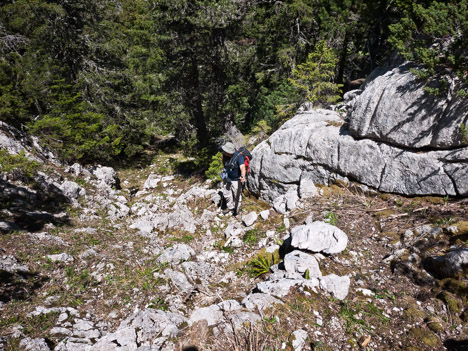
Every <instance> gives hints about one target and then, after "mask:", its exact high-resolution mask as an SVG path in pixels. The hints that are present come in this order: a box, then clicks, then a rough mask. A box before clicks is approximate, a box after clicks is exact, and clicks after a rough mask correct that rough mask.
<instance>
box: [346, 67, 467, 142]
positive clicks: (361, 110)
mask: <svg viewBox="0 0 468 351" xmlns="http://www.w3.org/2000/svg"><path fill="white" fill-rule="evenodd" d="M414 67H415V66H414V64H411V63H406V64H403V65H401V66H399V67H396V68H394V69H392V70H389V71H387V72H386V73H385V74H383V75H381V76H378V77H376V78H375V79H373V80H372V81H370V82H367V83H366V86H365V89H364V91H363V92H362V94H361V95H360V96H358V97H357V98H356V101H355V104H354V109H353V110H352V111H351V118H350V132H351V135H353V136H355V137H357V138H369V139H374V140H378V141H383V142H385V143H388V144H391V145H395V146H400V147H407V148H434V149H451V148H455V147H460V146H462V136H461V135H460V133H459V128H460V124H461V123H466V120H467V114H466V111H467V110H468V100H467V99H463V98H460V97H458V96H457V94H456V93H455V92H454V90H455V89H453V88H454V87H455V86H456V85H457V81H456V79H453V78H451V77H444V78H446V79H447V80H448V82H449V86H450V89H448V90H449V91H448V93H447V95H444V96H442V97H438V96H435V95H432V94H430V93H429V92H427V91H425V90H424V88H425V86H426V83H427V82H425V81H424V82H421V80H420V79H418V77H416V76H415V75H414V74H413V73H411V71H410V69H411V68H414ZM429 85H431V84H429ZM431 87H432V88H435V87H436V86H431Z"/></svg>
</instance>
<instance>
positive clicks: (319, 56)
mask: <svg viewBox="0 0 468 351" xmlns="http://www.w3.org/2000/svg"><path fill="white" fill-rule="evenodd" d="M337 62H338V59H337V57H336V55H335V54H334V53H333V51H332V50H330V48H328V46H327V43H326V42H325V41H324V40H321V41H320V42H318V43H317V46H316V48H315V50H314V51H313V52H311V53H310V54H309V56H308V57H307V61H306V62H305V63H303V64H300V65H299V66H298V67H297V68H296V69H293V71H292V75H293V78H291V79H290V81H291V83H292V84H293V85H294V86H295V87H297V88H299V89H300V90H301V91H302V92H303V94H304V97H305V99H306V101H309V102H311V103H312V105H313V106H317V105H325V104H330V103H333V102H336V101H337V100H338V99H339V98H340V96H339V95H338V94H339V93H340V87H341V86H342V85H340V84H336V83H334V82H333V78H334V76H335V73H334V70H335V67H336V63H337Z"/></svg>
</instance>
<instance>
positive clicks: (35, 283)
mask: <svg viewBox="0 0 468 351" xmlns="http://www.w3.org/2000/svg"><path fill="white" fill-rule="evenodd" d="M47 281H48V278H47V277H43V276H40V275H39V274H37V273H30V272H21V273H10V272H7V271H2V270H0V301H1V302H3V303H8V302H10V301H12V300H25V299H27V298H28V297H29V296H31V295H32V294H33V293H34V292H35V291H36V290H38V289H40V288H41V287H42V286H43V285H44V284H45V283H46V282H47Z"/></svg>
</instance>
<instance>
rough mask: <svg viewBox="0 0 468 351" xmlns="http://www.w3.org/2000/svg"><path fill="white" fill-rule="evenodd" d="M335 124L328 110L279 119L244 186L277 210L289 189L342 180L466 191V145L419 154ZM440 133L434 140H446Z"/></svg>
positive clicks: (391, 188)
mask: <svg viewBox="0 0 468 351" xmlns="http://www.w3.org/2000/svg"><path fill="white" fill-rule="evenodd" d="M363 95H364V94H361V96H359V99H362V98H363ZM451 106H452V105H451ZM449 109H450V108H449ZM448 113H449V112H448ZM450 113H452V112H450ZM453 113H455V112H453ZM340 124H343V120H342V119H341V117H340V116H339V114H338V113H337V112H334V111H328V110H311V111H308V112H306V113H302V114H298V115H297V116H295V117H294V118H292V119H291V120H289V121H287V122H286V123H284V124H283V126H282V127H281V128H279V129H278V130H277V131H276V132H275V133H273V134H272V135H271V136H270V138H269V139H268V140H267V141H265V142H262V143H260V144H259V145H258V146H257V147H255V149H254V150H253V152H252V154H253V156H254V157H253V159H252V163H251V176H250V180H249V183H248V186H249V190H250V191H251V192H252V193H253V194H256V195H257V196H259V197H260V198H262V199H263V200H265V201H269V202H270V203H271V204H273V207H274V208H275V210H276V211H277V212H279V213H285V212H286V211H287V210H288V209H287V207H288V205H287V201H286V199H285V197H284V196H285V195H286V193H288V191H291V193H290V194H292V193H293V192H294V191H296V194H297V193H298V194H299V195H300V196H305V197H308V196H312V195H313V190H312V193H308V192H307V189H313V188H311V184H316V183H320V184H325V185H328V184H329V183H331V182H333V181H335V180H336V179H346V178H349V179H353V180H355V181H357V182H360V183H362V184H363V185H366V186H369V187H372V188H374V189H378V190H380V191H384V192H393V193H399V194H403V195H442V196H445V195H458V196H466V195H468V172H466V162H467V160H468V147H462V148H459V149H456V150H432V151H431V150H429V151H426V150H424V152H419V151H418V150H415V149H412V148H405V147H404V146H401V145H400V146H399V145H393V144H387V143H385V140H380V139H376V138H373V137H372V139H362V138H361V137H360V138H359V139H355V138H354V137H353V136H351V135H350V132H349V130H348V129H347V128H346V127H345V126H339V125H340ZM413 128H414V127H413ZM457 128H458V127H457ZM449 129H450V128H449ZM455 129H456V128H455ZM415 130H416V131H417V133H419V134H421V135H423V134H422V133H423V131H422V130H421V129H417V128H415ZM453 130H454V129H453V128H452V131H451V132H450V133H453ZM441 133H442V132H441ZM444 133H445V132H443V133H442V134H444ZM450 133H449V134H450ZM442 134H440V133H439V135H440V140H439V141H442V140H448V139H447V138H446V137H445V136H443V137H442ZM444 135H445V134H444ZM450 135H452V134H450ZM452 136H453V135H452ZM437 143H439V142H437ZM297 184H299V187H298V185H297ZM291 189H293V190H291ZM290 200H293V199H290ZM289 202H290V206H294V205H293V204H292V203H293V201H289Z"/></svg>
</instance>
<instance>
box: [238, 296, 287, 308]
mask: <svg viewBox="0 0 468 351" xmlns="http://www.w3.org/2000/svg"><path fill="white" fill-rule="evenodd" d="M242 304H243V305H244V306H245V308H247V309H248V310H250V311H257V310H260V311H263V310H265V309H266V308H269V307H272V306H273V305H275V304H280V305H283V302H282V301H281V300H278V299H277V298H274V297H273V296H271V295H268V294H262V293H253V294H250V295H248V296H246V297H245V298H244V299H243V300H242Z"/></svg>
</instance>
